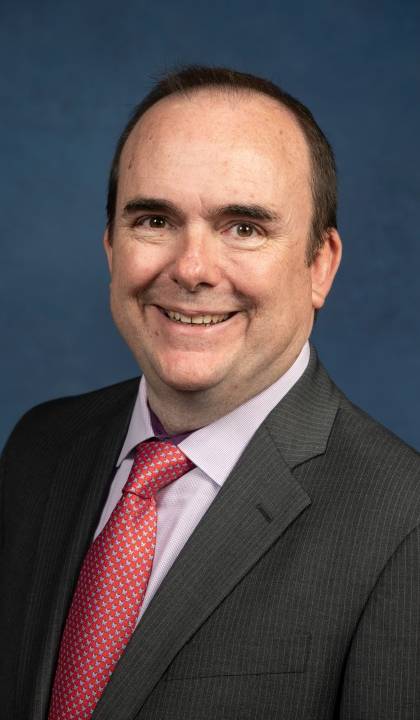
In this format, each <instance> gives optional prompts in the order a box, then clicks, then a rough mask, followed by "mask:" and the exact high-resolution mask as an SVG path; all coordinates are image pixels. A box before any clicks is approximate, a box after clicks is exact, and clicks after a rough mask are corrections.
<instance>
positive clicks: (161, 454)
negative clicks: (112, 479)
mask: <svg viewBox="0 0 420 720" xmlns="http://www.w3.org/2000/svg"><path fill="white" fill-rule="evenodd" d="M193 467H194V463H192V462H191V460H189V459H188V458H187V457H186V456H185V455H184V453H183V452H182V450H180V449H179V448H178V447H177V446H176V445H174V444H173V443H172V442H171V441H170V440H145V441H144V442H141V443H140V444H139V445H137V447H136V454H135V456H134V462H133V467H132V468H131V471H130V475H129V478H128V480H127V482H126V484H125V486H124V489H123V492H124V493H134V494H135V495H139V496H141V497H151V496H152V495H156V493H157V492H158V491H159V490H161V488H163V487H165V485H169V483H171V482H173V481H174V480H177V479H178V478H179V477H181V475H185V473H186V472H188V471H189V470H191V469H192V468H193Z"/></svg>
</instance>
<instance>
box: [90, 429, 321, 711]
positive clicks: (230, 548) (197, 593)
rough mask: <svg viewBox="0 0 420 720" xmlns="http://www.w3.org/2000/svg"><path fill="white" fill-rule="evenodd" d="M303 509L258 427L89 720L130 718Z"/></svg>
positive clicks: (295, 486)
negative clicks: (166, 671)
mask: <svg viewBox="0 0 420 720" xmlns="http://www.w3.org/2000/svg"><path fill="white" fill-rule="evenodd" d="M309 504H310V499H309V497H308V495H307V494H306V493H305V491H304V490H303V489H302V487H301V486H300V485H299V483H297V482H296V481H295V480H294V478H293V477H292V474H291V472H290V470H289V468H288V466H287V465H286V463H285V462H284V460H283V458H282V456H281V454H280V453H279V451H278V448H277V447H276V444H275V443H274V441H273V439H272V437H270V435H269V433H268V432H267V430H266V428H265V427H264V426H262V427H261V428H260V429H259V430H258V432H257V433H256V435H255V436H254V438H253V439H252V441H251V443H250V445H249V446H248V448H247V449H246V451H245V452H244V454H243V455H242V457H241V459H240V461H239V463H238V465H237V466H236V468H235V469H234V470H233V472H232V473H231V475H230V477H229V478H228V480H227V481H226V483H225V484H224V486H223V488H222V489H221V491H220V492H219V494H218V496H217V497H216V499H215V501H214V503H213V504H212V505H211V506H210V508H209V510H208V511H207V513H206V515H205V516H204V518H203V519H202V521H201V523H200V524H199V525H198V527H197V529H196V530H195V532H194V533H193V535H192V536H191V537H190V539H189V541H188V542H187V544H186V545H185V547H184V549H183V551H182V552H181V554H180V556H179V557H178V558H177V560H176V561H175V563H174V565H173V567H172V569H171V570H170V572H169V573H168V575H167V577H166V579H165V580H164V582H163V583H162V586H161V587H160V589H159V591H158V593H157V594H156V596H155V598H154V599H153V601H152V602H151V604H150V606H149V608H148V609H147V610H146V612H145V614H144V616H143V618H142V620H141V622H140V624H139V626H138V628H137V630H136V632H135V633H134V635H133V637H132V639H131V641H130V643H129V645H128V647H127V649H126V652H125V653H124V655H123V657H122V658H121V660H120V662H119V664H118V666H117V668H116V670H115V671H114V673H113V676H112V678H111V681H110V683H109V685H108V686H107V688H106V690H105V693H104V695H103V696H102V698H101V700H100V701H99V703H98V706H97V708H96V710H95V712H94V714H93V717H92V720H115V718H116V717H118V720H133V718H135V716H136V714H137V713H138V712H139V710H140V708H141V706H142V705H143V703H144V702H145V700H146V698H147V697H148V695H149V694H150V692H151V691H152V690H153V687H154V686H155V685H156V683H157V682H158V681H159V679H160V678H161V677H162V675H163V673H164V672H165V670H166V669H167V667H168V665H169V664H170V662H171V661H172V659H173V658H174V657H175V655H176V654H177V652H178V651H179V650H180V649H181V648H182V646H183V645H184V644H185V643H186V642H187V641H188V640H189V638H190V637H191V636H192V635H193V634H194V632H196V630H197V629H198V628H199V627H200V625H201V624H202V623H203V622H204V621H205V620H206V619H207V618H208V617H209V615H210V614H211V613H212V612H213V611H214V610H215V608H216V607H217V606H218V605H219V604H220V603H221V602H222V600H223V599H224V598H225V597H226V596H227V595H228V594H229V593H230V592H231V591H232V589H233V588H234V587H235V585H236V584H237V583H238V582H239V581H240V580H241V578H243V577H244V575H245V574H246V573H247V572H248V571H249V570H250V568H252V566H253V565H254V564H255V563H256V562H257V561H258V560H259V558H260V557H261V556H262V555H263V554H264V553H265V552H266V551H267V550H268V548H269V547H270V546H271V545H272V544H273V543H274V542H275V541H276V540H277V539H278V538H279V536H280V535H281V534H282V533H284V532H285V530H286V529H287V527H288V526H289V525H290V523H292V522H293V521H294V520H295V519H296V518H297V517H298V516H299V515H300V513H301V512H302V511H303V510H304V509H305V508H306V507H307V506H308V505H309Z"/></svg>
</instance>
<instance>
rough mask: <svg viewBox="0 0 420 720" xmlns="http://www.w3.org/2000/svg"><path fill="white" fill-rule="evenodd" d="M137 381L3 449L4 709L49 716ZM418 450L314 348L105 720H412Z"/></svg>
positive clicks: (182, 569)
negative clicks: (337, 379) (338, 380)
mask: <svg viewBox="0 0 420 720" xmlns="http://www.w3.org/2000/svg"><path fill="white" fill-rule="evenodd" d="M137 387H138V380H133V381H128V382H126V383H121V384H119V385H115V386H112V387H110V388H107V389H104V390H100V391H96V392H94V393H90V394H87V395H83V396H80V397H74V398H67V399H62V400H57V401H53V402H50V403H46V404H45V405H42V406H39V407H38V408H35V409H33V410H32V411H30V412H29V413H28V414H27V415H26V416H25V417H24V418H23V419H22V420H21V422H20V423H19V424H18V426H17V428H16V429H15V431H14V433H13V434H12V436H11V438H10V440H9V442H8V444H7V446H6V449H5V452H4V454H3V458H2V466H1V473H2V543H3V547H2V555H1V576H0V577H1V588H2V590H1V609H0V633H1V646H2V651H1V660H0V678H1V680H0V716H1V717H2V718H3V717H4V718H5V720H45V719H46V717H47V710H48V702H49V693H50V689H51V683H52V679H53V673H54V667H55V662H56V659H57V653H58V648H59V642H60V635H61V632H62V629H63V624H64V621H65V617H66V613H67V610H68V607H69V603H70V601H71V596H72V591H73V589H74V586H75V582H76V579H77V576H78V571H79V569H80V566H81V563H82V560H83V557H84V555H85V553H86V550H87V548H88V546H89V543H90V542H91V540H92V535H93V532H94V530H95V527H96V525H97V523H98V519H99V515H100V512H101V509H102V506H103V503H104V501H105V498H106V496H107V492H108V489H109V485H110V482H111V479H112V475H113V471H114V466H115V461H116V458H117V457H118V453H119V451H120V449H121V446H122V443H123V440H124V437H125V433H126V431H127V425H128V422H129V419H130V415H131V411H132V407H133V403H134V400H135V396H136V392H137ZM419 524H420V459H419V456H418V454H417V453H416V452H415V451H413V450H411V449H410V448H408V447H407V446H406V445H404V444H403V443H402V442H401V441H399V440H398V439H397V438H395V437H394V436H393V435H392V434H391V433H389V432H388V431H387V430H385V429H384V428H383V427H381V426H380V425H378V424H377V423H375V422H374V421H373V420H371V419H370V418H369V417H368V416H367V415H365V414H364V413H363V412H362V411H360V410H359V409H357V408H355V407H354V406H353V405H351V403H350V402H349V401H348V400H347V399H346V398H345V397H344V396H343V395H342V394H341V393H340V391H339V390H338V389H337V388H336V387H335V386H334V384H333V383H332V382H331V380H330V379H329V377H328V375H327V374H326V372H325V371H324V369H323V368H322V366H321V365H320V363H319V362H318V360H317V357H316V354H315V352H314V351H313V350H312V354H311V360H310V363H309V366H308V368H307V370H306V371H305V373H304V375H303V376H302V378H301V379H300V380H299V381H298V383H297V384H296V385H295V386H294V387H293V388H292V390H291V391H290V392H289V393H288V395H287V396H286V397H285V398H284V399H283V400H282V401H281V403H279V405H278V406H277V407H276V408H275V409H274V410H273V411H272V412H271V413H270V415H269V416H268V418H267V419H266V421H265V422H264V423H263V424H262V425H261V427H260V428H259V430H258V431H257V433H256V434H255V435H254V437H253V439H252V441H251V442H250V444H249V445H248V447H247V449H246V450H245V452H244V454H243V455H242V457H241V458H240V461H239V463H238V464H237V466H236V467H235V469H234V470H233V472H232V473H231V475H230V476H229V478H228V480H227V481H226V483H225V485H224V486H223V488H222V489H221V491H220V492H219V494H218V496H217V498H216V500H215V501H214V503H213V504H212V505H211V507H210V508H209V510H208V512H207V513H206V515H205V516H204V518H203V519H202V521H201V522H200V524H199V526H198V527H197V529H196V530H195V532H194V533H193V535H192V536H191V538H190V539H189V541H188V542H187V544H186V545H185V547H184V549H183V550H182V552H181V555H180V556H179V557H178V559H177V560H176V562H175V563H174V565H173V567H172V569H171V570H170V571H169V573H168V575H167V577H166V578H165V580H164V581H163V584H162V585H161V587H160V589H159V590H158V592H157V594H156V596H155V597H154V599H153V600H152V602H151V604H150V606H149V607H148V608H147V610H146V612H145V615H144V617H143V618H142V620H141V622H140V624H139V626H138V628H137V630H136V632H135V633H134V635H133V637H132V639H131V641H130V643H129V645H128V647H127V649H126V652H125V653H124V655H123V657H122V658H121V660H120V663H119V664H118V666H117V668H116V670H115V672H114V674H113V676H112V678H111V681H110V683H109V685H108V687H107V688H106V690H105V693H104V695H103V696H102V698H101V700H100V701H99V704H98V706H97V708H96V710H95V712H94V715H93V719H94V720H214V719H217V720H222V719H226V720H234V719H235V720H236V719H238V720H239V719H240V720H261V719H262V718H264V720H270V719H272V718H278V719H281V720H292V719H293V720H309V719H311V720H328V719H330V718H340V719H341V720H393V719H394V718H395V720H397V719H398V720H408V719H410V720H415V719H416V720H418V718H420V533H419Z"/></svg>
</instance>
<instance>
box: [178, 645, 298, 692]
mask: <svg viewBox="0 0 420 720" xmlns="http://www.w3.org/2000/svg"><path fill="white" fill-rule="evenodd" d="M310 645H311V635H310V634H309V633H306V634H300V635H292V636H286V637H271V638H267V637H265V638H264V640H261V641H259V640H256V639H255V638H254V639H253V640H252V641H246V639H244V638H243V637H242V638H241V639H240V640H237V641H235V640H234V639H232V637H230V638H229V642H223V641H221V640H218V641H216V642H212V641H210V640H209V638H207V642H206V643H204V642H203V640H202V639H193V640H191V641H190V642H189V643H187V645H185V646H184V648H183V649H182V650H181V651H180V652H179V654H178V655H177V657H176V658H175V660H174V661H173V662H172V664H171V665H170V667H169V668H168V670H167V672H166V674H165V677H164V679H165V680H167V681H171V680H181V679H187V678H191V679H192V678H199V677H217V676H228V675H277V674H282V673H303V672H305V669H306V665H307V661H308V657H309V650H310Z"/></svg>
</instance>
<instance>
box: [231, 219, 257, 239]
mask: <svg viewBox="0 0 420 720" xmlns="http://www.w3.org/2000/svg"><path fill="white" fill-rule="evenodd" d="M234 228H235V229H236V234H237V235H238V237H243V238H248V237H252V236H253V235H254V233H255V232H256V228H255V227H254V225H250V224H249V223H245V222H242V223H237V224H236V225H234Z"/></svg>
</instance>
